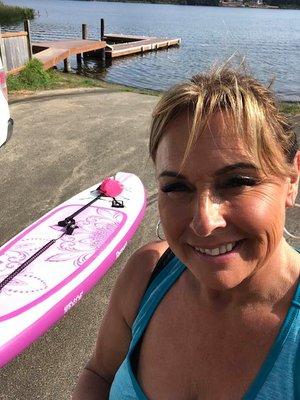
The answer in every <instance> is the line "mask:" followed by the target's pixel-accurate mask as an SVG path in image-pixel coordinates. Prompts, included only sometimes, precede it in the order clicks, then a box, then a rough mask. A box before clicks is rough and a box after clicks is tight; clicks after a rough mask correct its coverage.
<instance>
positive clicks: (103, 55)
mask: <svg viewBox="0 0 300 400" xmlns="http://www.w3.org/2000/svg"><path fill="white" fill-rule="evenodd" d="M100 39H101V41H103V40H104V19H103V18H101V21H100ZM100 58H101V61H102V63H103V64H105V62H106V57H105V47H104V48H103V49H101V50H100Z"/></svg>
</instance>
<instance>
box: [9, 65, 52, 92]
mask: <svg viewBox="0 0 300 400" xmlns="http://www.w3.org/2000/svg"><path fill="white" fill-rule="evenodd" d="M56 85H57V78H56V76H55V74H54V73H53V71H52V70H49V71H45V70H44V68H43V64H42V63H41V62H40V61H39V60H37V59H36V58H33V59H32V60H30V61H29V62H28V63H27V64H26V67H25V68H24V69H23V70H22V71H21V72H20V73H19V74H18V75H10V76H9V77H8V78H7V86H8V91H12V92H13V91H21V90H39V89H53V88H55V86H56Z"/></svg>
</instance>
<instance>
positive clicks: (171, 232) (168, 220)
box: [158, 193, 189, 240]
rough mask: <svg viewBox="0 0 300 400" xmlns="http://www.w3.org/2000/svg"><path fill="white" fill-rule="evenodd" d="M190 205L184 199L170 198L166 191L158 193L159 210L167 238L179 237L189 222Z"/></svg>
mask: <svg viewBox="0 0 300 400" xmlns="http://www.w3.org/2000/svg"><path fill="white" fill-rule="evenodd" d="M188 209H189V207H188V205H187V204H186V202H184V201H180V200H179V201H178V200H177V201H176V200H173V199H170V198H169V197H168V196H166V195H165V194H164V193H159V195H158V210H159V215H160V220H161V222H162V225H163V228H164V232H165V235H166V237H167V238H169V239H170V240H171V238H172V237H175V236H176V237H178V236H180V234H181V233H182V232H183V231H184V230H185V228H186V226H187V224H189V215H188Z"/></svg>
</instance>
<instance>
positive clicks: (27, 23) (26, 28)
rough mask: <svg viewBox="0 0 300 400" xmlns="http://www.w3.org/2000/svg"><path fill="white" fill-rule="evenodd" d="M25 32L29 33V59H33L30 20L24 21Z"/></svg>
mask: <svg viewBox="0 0 300 400" xmlns="http://www.w3.org/2000/svg"><path fill="white" fill-rule="evenodd" d="M24 31H26V32H27V44H28V58H29V60H31V59H32V46H31V35H30V22H29V19H25V20H24Z"/></svg>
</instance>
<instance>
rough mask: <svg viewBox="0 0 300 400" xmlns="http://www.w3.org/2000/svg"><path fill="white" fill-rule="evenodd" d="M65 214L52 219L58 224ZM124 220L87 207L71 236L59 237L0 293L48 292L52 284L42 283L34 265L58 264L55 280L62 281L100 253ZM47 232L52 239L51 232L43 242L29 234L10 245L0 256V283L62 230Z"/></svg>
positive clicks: (54, 227)
mask: <svg viewBox="0 0 300 400" xmlns="http://www.w3.org/2000/svg"><path fill="white" fill-rule="evenodd" d="M65 212H66V210H64V214H62V212H61V214H62V215H58V216H57V215H56V216H55V217H54V218H53V219H54V220H55V221H56V220H57V221H58V220H59V219H58V218H59V217H65ZM84 214H85V215H84ZM87 214H88V215H87ZM67 215H68V214H67ZM124 218H125V215H124V214H123V213H122V212H120V211H118V210H114V209H105V208H98V207H89V209H88V212H87V211H84V212H82V214H79V215H78V216H76V217H75V220H76V225H77V226H78V228H77V229H75V230H74V232H73V234H72V235H63V236H62V237H61V238H60V239H58V240H57V241H56V242H55V243H54V244H53V245H52V246H51V247H50V248H49V249H47V250H46V251H45V252H44V253H43V254H41V255H40V256H39V257H38V258H37V260H36V261H34V262H33V263H31V264H30V265H29V266H27V267H26V268H25V269H24V270H23V271H22V272H21V273H19V274H18V275H17V276H16V277H14V278H13V280H12V281H10V282H9V283H8V284H7V285H6V286H5V287H4V288H3V289H2V291H1V293H6V294H12V293H22V294H25V293H34V292H40V291H45V290H47V289H49V286H50V287H51V286H52V284H49V283H47V282H46V281H45V279H43V278H42V277H41V276H39V275H38V274H39V271H40V270H39V269H38V268H36V265H37V262H38V261H39V264H42V265H43V268H47V266H46V263H55V264H58V265H59V268H60V267H61V273H62V274H61V276H59V277H58V278H59V280H60V279H63V275H64V274H69V273H72V272H73V271H75V270H76V269H77V268H79V267H80V266H82V265H83V264H84V262H85V261H87V260H88V259H89V258H90V257H91V256H92V255H93V254H95V252H100V251H101V250H103V249H104V248H105V246H106V245H107V243H108V241H109V240H110V239H111V237H112V236H113V235H114V234H115V233H116V231H117V230H118V229H119V228H120V226H121V225H122V223H123V220H124ZM50 228H51V230H52V231H53V235H52V234H51V232H50V235H49V232H48V237H47V238H45V237H44V238H43V237H41V236H42V234H41V233H39V234H37V233H35V231H34V230H33V231H32V232H30V233H29V234H28V235H26V236H25V237H24V238H22V239H21V240H20V241H18V242H17V243H16V244H14V245H13V246H12V247H11V248H10V249H9V250H8V251H7V252H5V253H4V254H2V255H0V282H1V281H3V280H4V279H5V278H6V277H7V276H8V275H9V274H10V273H12V272H13V271H14V270H16V269H17V268H18V267H19V266H20V265H22V264H23V263H24V262H25V261H26V260H28V259H29V258H30V257H31V256H32V255H33V254H35V253H36V252H37V251H38V250H39V249H41V248H42V247H43V246H44V245H45V244H46V243H47V242H48V241H49V240H51V239H53V238H57V237H59V234H58V233H63V232H64V228H62V227H59V226H58V225H56V224H51V225H50ZM48 229H49V225H48ZM57 234H58V235H57ZM37 236H40V237H37Z"/></svg>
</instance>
